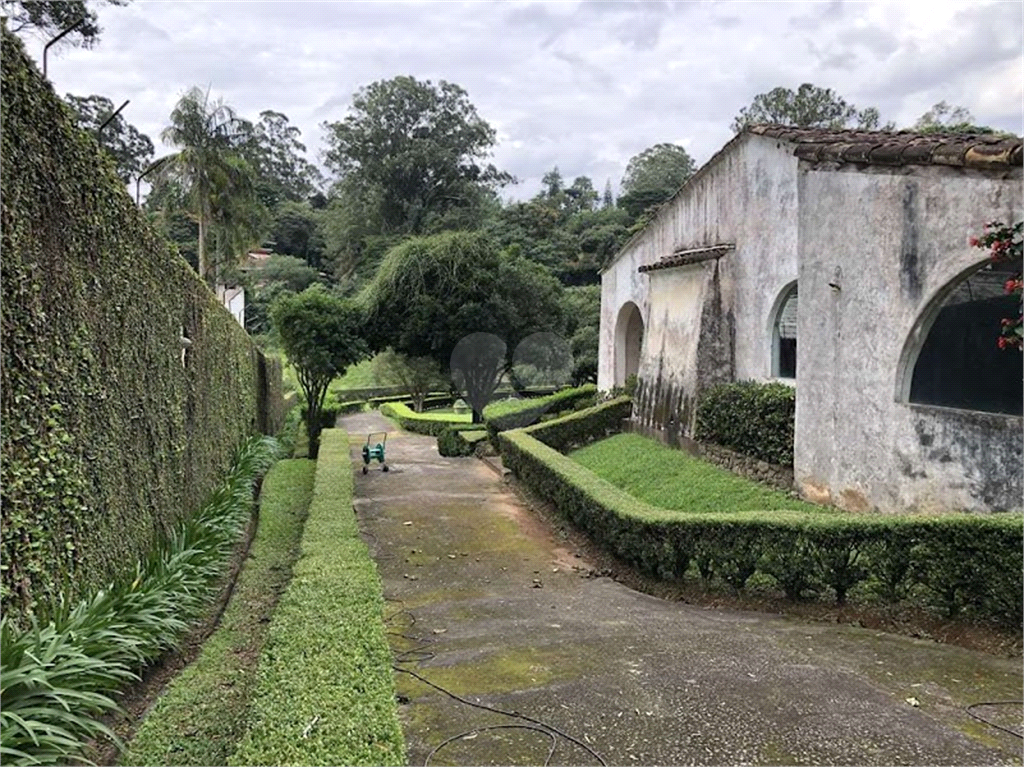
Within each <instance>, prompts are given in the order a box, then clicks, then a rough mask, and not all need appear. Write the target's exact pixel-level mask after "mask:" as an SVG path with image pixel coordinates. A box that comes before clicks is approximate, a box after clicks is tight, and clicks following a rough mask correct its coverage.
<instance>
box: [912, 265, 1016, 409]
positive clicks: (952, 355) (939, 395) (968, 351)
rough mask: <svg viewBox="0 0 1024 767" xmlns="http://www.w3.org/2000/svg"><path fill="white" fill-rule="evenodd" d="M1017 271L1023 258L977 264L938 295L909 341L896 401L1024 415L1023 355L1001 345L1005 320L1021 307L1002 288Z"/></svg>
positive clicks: (1014, 314)
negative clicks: (1019, 260)
mask: <svg viewBox="0 0 1024 767" xmlns="http://www.w3.org/2000/svg"><path fill="white" fill-rule="evenodd" d="M1019 270H1020V264H1019V263H1016V264H1014V263H1003V264H988V263H986V264H985V265H983V266H982V267H981V268H978V267H973V268H972V269H970V270H968V271H967V272H966V273H965V274H962V275H961V276H959V277H957V278H956V279H954V280H952V281H951V282H950V283H949V285H947V286H946V287H945V288H944V289H943V290H941V291H940V292H939V293H938V294H937V295H936V296H935V298H934V299H933V300H932V302H931V304H930V305H929V307H928V308H927V309H926V310H925V311H924V312H923V313H922V315H921V317H920V318H919V319H918V322H917V327H915V328H914V330H913V331H912V332H911V335H910V337H909V338H908V340H907V345H906V347H905V350H904V360H905V364H904V365H903V366H902V370H901V382H900V383H901V386H900V389H899V390H898V392H897V395H898V398H899V399H902V400H904V401H908V402H913V403H918V404H922V405H936V406H939V407H951V408H960V409H963V410H980V411H983V412H989V413H1008V414H1012V415H1021V414H1022V411H1024V374H1022V365H1021V354H1020V352H1019V351H1017V350H1016V349H1000V348H999V345H998V340H999V336H1000V331H1001V322H1002V320H1003V319H1004V318H1008V317H1015V316H1016V315H1017V312H1018V311H1019V307H1020V303H1019V301H1020V299H1019V298H1018V297H1017V296H1013V295H1006V293H1005V291H1004V287H1003V286H1004V285H1005V283H1006V281H1007V280H1008V279H1009V278H1010V277H1011V276H1012V275H1013V274H1014V273H1016V272H1017V271H1019Z"/></svg>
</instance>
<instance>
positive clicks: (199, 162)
mask: <svg viewBox="0 0 1024 767" xmlns="http://www.w3.org/2000/svg"><path fill="white" fill-rule="evenodd" d="M247 135H248V134H247V123H246V122H245V121H244V120H240V119H239V118H238V117H236V115H235V112H234V110H233V109H232V108H231V107H229V106H228V105H227V104H225V103H224V102H223V100H221V99H216V100H211V99H210V92H209V90H207V91H203V90H202V89H200V88H192V89H191V90H189V91H188V92H187V93H185V95H184V96H182V97H181V100H180V101H178V103H177V105H176V106H175V107H174V111H172V112H171V124H170V125H169V126H167V128H165V129H164V131H163V132H162V133H161V134H160V137H161V138H162V139H163V140H164V141H165V142H166V143H168V144H170V145H172V146H174V147H176V148H177V152H175V153H174V154H172V155H170V156H169V158H168V161H167V162H166V163H164V165H163V166H162V168H161V175H162V176H163V177H164V178H166V179H168V180H172V181H174V182H177V183H178V184H179V185H180V186H181V187H182V188H183V189H184V191H185V195H186V197H187V199H188V203H189V207H190V208H191V214H192V216H193V217H194V219H195V221H196V224H197V225H198V228H199V235H198V242H197V259H198V271H199V275H200V276H201V277H202V278H203V279H204V280H208V279H210V278H211V277H216V275H215V274H213V273H211V268H210V266H211V264H210V258H209V254H208V250H207V247H208V240H209V239H210V235H211V230H213V231H212V233H213V234H214V235H215V238H216V242H215V251H214V255H215V258H214V259H213V261H214V264H218V263H220V262H222V261H223V260H224V259H225V251H226V250H234V251H236V252H237V251H238V250H241V249H243V248H244V247H247V246H248V245H250V244H252V241H253V240H255V239H256V237H257V234H258V232H259V229H260V227H261V226H262V225H263V223H264V222H265V221H266V215H265V211H262V209H261V206H260V204H259V202H258V199H257V198H256V193H255V190H256V185H255V179H254V176H253V171H252V168H251V167H250V166H249V164H248V163H246V162H245V160H244V159H242V157H241V154H240V147H241V144H242V141H243V140H244V138H245V137H246V136H247Z"/></svg>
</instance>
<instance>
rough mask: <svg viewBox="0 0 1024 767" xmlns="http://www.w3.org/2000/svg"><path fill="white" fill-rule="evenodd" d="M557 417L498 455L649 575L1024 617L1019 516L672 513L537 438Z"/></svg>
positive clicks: (508, 435)
mask: <svg viewBox="0 0 1024 767" xmlns="http://www.w3.org/2000/svg"><path fill="white" fill-rule="evenodd" d="M595 410H596V409H595ZM581 415H584V414H574V415H572V416H568V417H567V418H565V419H562V420H563V421H569V420H570V419H575V418H578V417H579V416H581ZM559 426H561V424H559V422H557V421H555V422H552V423H551V424H544V425H542V426H539V427H533V428H532V429H522V430H516V431H509V432H504V433H502V434H501V436H500V442H501V452H502V462H503V463H504V465H505V466H506V467H507V468H509V469H510V470H511V471H512V472H513V473H514V474H515V476H516V477H518V478H519V479H520V480H521V481H522V482H523V483H524V484H525V485H526V486H527V487H528V488H530V489H531V490H532V491H533V492H534V493H535V494H536V495H537V496H538V497H541V498H545V499H547V500H549V501H550V502H551V503H553V504H554V505H555V507H556V508H557V509H558V510H559V512H560V513H561V514H562V515H564V516H565V517H566V519H568V521H570V522H571V523H573V524H574V525H576V526H577V527H579V528H580V529H582V530H584V531H585V532H587V533H588V534H589V535H590V536H591V537H592V538H594V539H595V540H596V541H598V542H599V543H601V544H602V545H603V546H604V547H605V548H607V549H608V550H609V551H611V552H612V553H613V554H615V555H616V556H618V557H620V558H622V559H623V560H625V561H626V562H628V563H630V564H632V565H634V566H636V567H638V568H639V569H640V570H642V571H643V572H645V573H647V574H649V575H652V576H654V577H661V578H668V577H673V578H679V577H682V576H683V574H684V573H685V572H686V568H687V567H688V566H689V564H690V563H691V562H693V563H694V564H695V565H696V567H697V570H698V572H699V573H700V575H701V577H702V578H704V579H705V580H710V579H711V578H712V577H720V578H721V579H722V580H723V581H724V582H725V583H727V584H729V585H730V586H732V587H733V588H734V589H736V590H739V589H742V588H744V586H745V584H746V583H747V581H748V580H749V578H750V577H751V576H752V575H753V574H754V573H756V572H760V573H763V574H765V575H770V576H772V577H774V578H775V579H776V580H777V582H778V583H779V586H780V588H781V589H783V590H784V591H786V592H787V593H788V594H789V595H791V596H800V595H802V594H803V593H805V591H807V590H808V589H820V588H823V587H826V586H827V587H830V588H831V589H832V591H833V592H834V593H835V597H836V601H837V602H840V603H841V602H842V601H844V600H845V598H846V595H847V594H848V593H849V591H850V590H851V589H852V588H853V587H854V586H856V585H858V584H865V585H868V586H873V585H875V584H881V585H882V588H881V589H878V588H876V589H875V590H876V592H878V591H884V590H885V589H888V590H889V591H890V592H891V593H900V592H905V591H906V590H907V589H908V588H910V587H919V588H920V589H923V590H924V592H925V593H926V594H927V595H928V597H929V599H930V600H931V602H932V604H934V605H935V606H936V607H937V608H939V609H942V610H943V611H944V612H945V613H946V614H947V615H955V614H957V613H965V614H970V615H972V616H974V617H979V618H984V619H990V620H995V621H998V622H999V623H1002V624H1004V625H1006V626H1019V625H1020V622H1021V620H1022V617H1024V606H1022V592H1024V584H1022V577H1024V548H1022V542H1024V540H1022V518H1021V515H1019V514H991V515H984V516H982V515H967V514H948V515H943V516H935V517H923V516H911V515H899V516H895V515H894V516H890V515H850V514H845V513H841V512H830V513H807V512H801V511H791V510H779V511H772V512H763V511H733V512H729V511H723V512H721V513H714V512H712V513H703V514H692V513H688V512H685V511H669V510H666V509H660V508H657V507H655V506H652V505H650V504H647V503H644V502H642V501H639V500H637V499H636V498H634V497H632V496H630V495H629V494H627V493H626V492H625V491H623V490H620V489H619V488H617V487H615V486H614V485H612V484H611V483H609V482H607V481H606V480H603V479H601V478H600V477H598V476H597V475H595V474H594V473H593V472H591V471H589V470H588V469H586V468H585V467H583V466H581V465H579V464H578V463H576V462H575V461H573V460H572V459H571V458H569V457H567V456H564V455H561V454H559V453H558V452H557V451H556V450H554V449H553V448H552V447H550V446H548V445H545V444H544V443H543V442H541V441H539V439H538V438H537V437H538V436H543V435H544V432H543V430H544V429H552V428H554V429H556V431H555V432H554V436H555V437H558V436H559V433H558V431H557V429H558V428H559ZM908 552H909V554H908ZM908 557H909V559H908Z"/></svg>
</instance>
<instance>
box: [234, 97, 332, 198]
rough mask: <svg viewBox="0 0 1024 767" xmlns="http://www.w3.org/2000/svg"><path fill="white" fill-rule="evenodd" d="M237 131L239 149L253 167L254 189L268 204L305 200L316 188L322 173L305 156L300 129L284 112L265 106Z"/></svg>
mask: <svg viewBox="0 0 1024 767" xmlns="http://www.w3.org/2000/svg"><path fill="white" fill-rule="evenodd" d="M240 133H241V134H242V135H241V137H240V141H239V150H240V151H241V153H242V156H243V157H245V159H246V160H247V161H248V162H249V164H250V165H251V166H252V168H253V170H254V171H256V176H257V178H258V182H257V192H258V195H259V198H260V201H261V202H262V203H263V204H264V205H266V206H267V207H268V208H274V207H275V206H277V205H278V204H279V203H281V202H284V201H290V202H300V201H302V200H306V199H308V198H309V197H310V196H312V195H313V194H314V193H316V192H317V191H318V190H319V188H320V186H321V185H322V184H323V177H322V176H321V174H320V171H319V169H318V168H317V167H316V166H315V165H313V164H312V163H311V162H309V160H307V159H306V158H305V153H306V145H305V144H303V143H302V141H301V140H300V137H301V136H302V131H300V130H299V129H298V128H297V127H296V126H294V125H292V124H291V122H289V120H288V116H287V115H285V114H283V113H281V112H275V111H273V110H270V109H266V110H264V111H262V112H260V119H259V120H258V121H257V122H255V123H249V122H244V123H242V124H241V125H240Z"/></svg>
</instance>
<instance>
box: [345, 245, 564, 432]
mask: <svg viewBox="0 0 1024 767" xmlns="http://www.w3.org/2000/svg"><path fill="white" fill-rule="evenodd" d="M561 294H562V287H561V285H560V284H559V283H558V280H556V279H555V278H554V277H553V276H551V274H550V273H548V272H547V270H545V269H544V268H543V267H541V266H540V265H539V264H536V263H533V262H531V261H528V260H526V259H523V258H519V257H515V256H511V255H509V254H506V253H501V252H500V251H499V249H498V248H497V247H496V246H495V244H494V242H493V240H491V239H490V238H489V237H488V236H487V235H485V234H483V233H480V232H473V233H470V232H445V233H442V234H438V235H433V236H431V237H417V238H413V239H409V240H406V241H405V242H403V243H402V244H400V245H398V246H397V247H395V248H393V249H392V250H391V251H389V252H388V254H387V256H386V257H385V258H384V261H383V262H382V263H381V266H380V269H379V270H378V271H377V274H376V276H375V277H374V279H373V281H372V282H371V283H370V284H369V285H368V286H367V287H366V289H365V290H364V291H363V293H362V294H361V300H362V302H363V303H364V305H365V306H366V307H367V323H368V324H367V327H368V328H371V329H372V330H373V338H372V339H371V345H373V346H374V347H375V348H377V349H383V348H385V347H387V346H391V347H392V348H394V349H395V351H397V352H400V353H403V354H407V355H409V356H412V357H431V358H433V359H434V360H436V361H437V363H438V365H440V366H441V368H442V369H443V370H445V371H446V372H448V373H449V374H450V373H451V372H452V354H453V352H455V351H456V348H457V347H458V345H459V343H460V341H463V340H464V339H466V338H467V337H468V336H470V335H472V334H479V335H480V336H481V337H482V336H488V337H489V338H491V339H493V338H495V337H497V338H500V340H501V341H502V342H503V343H502V347H503V348H502V350H501V353H500V354H498V353H496V352H495V350H494V349H492V348H491V347H492V346H493V344H490V343H489V342H486V343H485V342H484V340H481V342H480V343H479V344H475V345H473V344H471V345H472V346H474V348H475V349H476V350H478V351H479V352H480V353H479V354H470V355H469V357H471V358H475V359H477V360H481V361H482V364H481V371H480V375H479V376H473V377H471V378H472V380H468V381H465V384H466V386H467V391H466V393H467V397H466V399H467V400H468V401H469V402H470V403H473V412H474V420H475V421H476V422H479V421H480V419H481V418H482V415H481V413H482V410H483V404H481V403H482V402H484V399H485V397H482V396H481V393H482V391H483V390H484V389H485V388H486V387H487V386H491V385H492V384H496V382H497V380H498V379H499V378H500V376H501V374H502V373H503V372H505V371H506V370H507V369H508V366H509V365H510V363H511V361H510V359H509V356H508V352H510V351H512V350H514V349H515V348H516V346H517V345H518V344H519V342H520V341H521V340H522V339H524V338H526V337H527V336H528V335H530V334H531V333H534V332H538V331H550V332H555V333H560V332H561V331H562V326H563V321H564V320H563V316H562V306H561V301H562V296H561ZM485 346H486V348H484V347H485ZM485 352H486V353H485ZM492 352H494V353H492ZM492 390H493V386H492ZM484 404H485V403H484Z"/></svg>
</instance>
